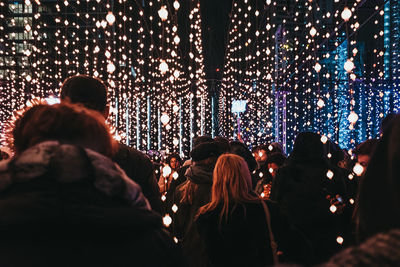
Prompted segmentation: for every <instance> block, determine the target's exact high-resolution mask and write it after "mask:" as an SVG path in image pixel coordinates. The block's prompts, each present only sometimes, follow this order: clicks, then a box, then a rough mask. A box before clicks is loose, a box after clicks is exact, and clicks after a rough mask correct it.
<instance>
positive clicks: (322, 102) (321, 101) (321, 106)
mask: <svg viewBox="0 0 400 267" xmlns="http://www.w3.org/2000/svg"><path fill="white" fill-rule="evenodd" d="M317 106H318V107H319V108H323V107H324V106H325V102H324V100H322V99H321V98H320V99H318V102H317Z"/></svg>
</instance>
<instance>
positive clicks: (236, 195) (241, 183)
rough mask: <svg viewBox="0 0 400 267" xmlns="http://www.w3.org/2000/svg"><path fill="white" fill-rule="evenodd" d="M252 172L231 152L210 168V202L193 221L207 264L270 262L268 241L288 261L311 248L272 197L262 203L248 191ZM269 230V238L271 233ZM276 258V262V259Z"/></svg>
mask: <svg viewBox="0 0 400 267" xmlns="http://www.w3.org/2000/svg"><path fill="white" fill-rule="evenodd" d="M251 187H252V186H251V176H250V172H249V169H248V167H247V163H246V162H245V160H244V159H243V158H242V157H240V156H238V155H234V154H224V155H221V156H220V157H219V158H218V161H217V163H216V165H215V169H214V173H213V185H212V194H211V201H210V202H209V203H208V204H206V205H204V206H202V207H201V208H200V210H199V213H198V218H197V221H196V223H197V225H198V229H199V235H200V237H201V239H202V240H203V242H204V244H205V247H206V251H207V255H208V258H209V265H210V266H269V265H272V264H273V263H274V260H273V254H276V252H273V249H272V247H274V245H272V244H271V240H274V241H275V242H276V243H277V244H278V250H279V251H281V253H282V254H281V255H282V256H284V257H285V259H286V261H291V262H297V263H307V261H308V260H309V259H310V258H309V257H310V251H309V250H307V248H309V246H307V242H306V241H305V240H304V239H302V236H301V234H299V233H298V232H296V231H295V229H294V228H292V227H291V226H290V225H289V224H288V222H287V220H285V218H284V217H283V216H282V215H281V214H280V213H279V210H278V208H277V207H276V205H274V204H273V203H272V202H265V203H266V205H267V208H266V209H267V210H268V212H269V213H268V214H269V216H270V226H271V227H269V226H268V222H267V219H266V214H265V210H264V207H263V205H262V203H261V201H262V200H261V199H259V198H258V197H257V195H255V194H254V193H252V190H251ZM271 229H272V232H273V236H274V238H273V239H272V238H271V236H270V234H269V232H270V231H271ZM275 263H276V262H275Z"/></svg>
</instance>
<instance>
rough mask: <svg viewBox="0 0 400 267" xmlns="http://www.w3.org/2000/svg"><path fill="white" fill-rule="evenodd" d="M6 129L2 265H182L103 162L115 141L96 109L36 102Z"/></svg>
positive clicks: (156, 219) (130, 184) (0, 185)
mask: <svg viewBox="0 0 400 267" xmlns="http://www.w3.org/2000/svg"><path fill="white" fill-rule="evenodd" d="M10 134H11V137H12V138H9V139H8V140H10V142H11V147H12V148H13V149H14V152H15V156H14V157H13V158H12V159H9V160H4V161H1V162H0V170H1V172H0V195H1V200H0V216H1V221H0V235H1V240H0V257H1V265H2V266H128V265H138V266H176V265H178V266H179V265H181V264H182V263H181V259H180V254H179V251H178V250H177V247H176V244H175V243H174V242H173V240H172V238H171V237H170V236H169V235H168V234H167V233H166V232H165V230H164V228H163V225H162V220H161V217H160V216H159V215H158V214H157V213H155V212H153V211H152V210H151V209H150V205H149V203H148V201H147V199H146V198H145V197H144V195H143V194H142V192H141V188H140V186H139V185H138V184H137V183H135V182H134V181H132V180H131V179H130V178H128V177H127V175H126V174H125V172H124V171H123V170H122V169H121V168H120V167H119V166H118V165H117V164H115V163H114V162H113V161H111V160H110V159H109V157H110V156H112V155H113V153H115V151H116V148H117V145H116V143H115V141H114V140H113V139H112V137H111V135H110V133H109V128H108V126H107V125H106V124H105V122H104V119H103V118H102V117H101V115H100V113H98V112H96V111H92V110H88V109H86V108H84V107H82V106H78V105H74V104H66V103H64V104H56V105H52V106H50V105H47V104H39V105H35V106H33V107H32V108H30V109H28V110H26V111H24V112H23V113H22V116H21V117H20V118H18V119H17V120H16V122H15V126H14V127H13V129H12V131H11V132H10ZM153 255H157V256H158V257H153Z"/></svg>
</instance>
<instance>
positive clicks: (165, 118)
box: [160, 113, 169, 125]
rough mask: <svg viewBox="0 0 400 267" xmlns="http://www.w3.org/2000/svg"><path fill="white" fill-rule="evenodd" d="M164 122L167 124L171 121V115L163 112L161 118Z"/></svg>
mask: <svg viewBox="0 0 400 267" xmlns="http://www.w3.org/2000/svg"><path fill="white" fill-rule="evenodd" d="M160 120H161V122H162V124H164V125H166V124H167V123H168V122H169V116H168V114H167V113H163V114H162V115H161V118H160Z"/></svg>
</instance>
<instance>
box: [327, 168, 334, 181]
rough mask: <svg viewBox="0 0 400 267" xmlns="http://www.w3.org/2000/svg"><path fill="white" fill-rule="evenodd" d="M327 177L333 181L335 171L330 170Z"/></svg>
mask: <svg viewBox="0 0 400 267" xmlns="http://www.w3.org/2000/svg"><path fill="white" fill-rule="evenodd" d="M326 177H328V179H332V178H333V171H331V170H329V171H328V172H327V173H326Z"/></svg>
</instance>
